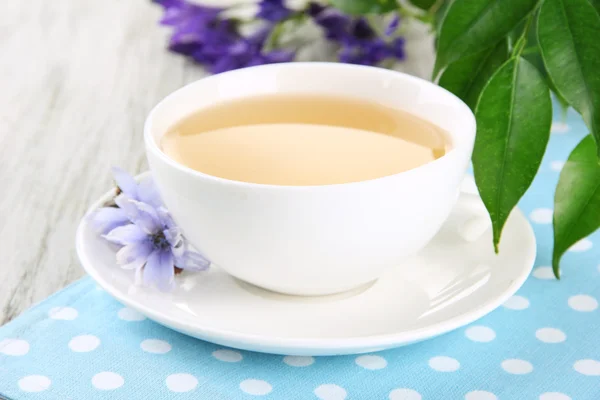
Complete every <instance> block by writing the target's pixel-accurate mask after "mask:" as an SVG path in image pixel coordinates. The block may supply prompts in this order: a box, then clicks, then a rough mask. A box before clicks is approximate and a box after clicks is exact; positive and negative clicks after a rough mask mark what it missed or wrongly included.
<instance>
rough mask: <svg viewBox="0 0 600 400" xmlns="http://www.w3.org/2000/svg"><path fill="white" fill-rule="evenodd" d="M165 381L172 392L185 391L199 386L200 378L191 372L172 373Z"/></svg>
mask: <svg viewBox="0 0 600 400" xmlns="http://www.w3.org/2000/svg"><path fill="white" fill-rule="evenodd" d="M165 383H166V384H167V387H168V388H169V390H170V391H171V392H177V393H185V392H189V391H191V390H194V389H195V388H196V386H198V379H196V377H195V376H194V375H190V374H172V375H169V376H167V379H166V380H165Z"/></svg>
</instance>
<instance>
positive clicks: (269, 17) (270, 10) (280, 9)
mask: <svg viewBox="0 0 600 400" xmlns="http://www.w3.org/2000/svg"><path fill="white" fill-rule="evenodd" d="M258 7H259V8H258V14H256V16H257V17H258V18H260V19H264V20H266V21H270V22H279V21H283V20H284V19H286V18H288V17H289V16H290V15H292V10H290V9H289V8H287V7H285V5H284V4H283V0H261V1H260V2H259V3H258Z"/></svg>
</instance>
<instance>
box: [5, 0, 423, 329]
mask: <svg viewBox="0 0 600 400" xmlns="http://www.w3.org/2000/svg"><path fill="white" fill-rule="evenodd" d="M160 15H161V9H160V7H158V6H157V5H154V4H152V3H151V2H150V1H149V0H127V1H123V0H102V1H98V0H53V1H47V0H29V1H20V0H7V1H5V2H3V5H2V12H0V82H1V86H0V152H1V153H0V154H1V156H0V188H1V196H0V260H1V261H0V325H2V324H3V323H5V322H7V321H9V320H11V319H12V318H14V317H15V316H17V315H19V313H21V312H22V311H23V310H25V309H27V308H28V307H29V306H31V305H32V304H33V303H36V302H39V301H41V300H43V299H44V298H46V297H48V296H49V295H51V294H52V293H54V292H56V291H57V290H59V289H61V288H62V287H64V286H66V285H67V284H69V283H71V282H73V281H74V280H76V279H78V278H80V277H81V276H83V275H84V272H83V270H82V268H81V266H80V264H79V261H78V259H77V256H76V254H75V248H74V239H75V230H76V227H77V224H78V222H79V220H80V218H81V217H82V216H83V214H84V212H85V210H86V209H87V207H88V206H89V205H90V204H91V203H92V202H93V201H94V200H95V199H97V197H98V196H99V195H101V194H102V193H104V192H105V191H107V190H108V189H109V188H110V187H111V177H110V171H109V169H110V167H111V166H113V165H118V166H121V167H122V168H124V169H126V170H128V171H129V172H131V173H138V172H140V171H143V170H145V169H146V168H147V166H146V160H145V156H144V150H143V146H142V127H143V122H144V118H145V116H146V114H147V113H148V111H149V110H150V109H151V108H152V107H153V106H154V105H155V104H156V103H157V102H158V101H159V100H160V99H161V98H163V97H164V96H166V95H167V94H169V93H170V92H172V91H174V90H175V89H177V88H179V87H181V86H183V85H185V84H186V83H188V82H191V81H194V80H197V79H199V78H200V77H202V76H203V71H202V69H201V68H199V67H198V66H196V65H193V64H192V63H190V62H188V61H186V60H184V59H183V58H181V57H179V56H176V55H173V54H170V53H168V52H167V51H165V42H166V38H167V34H168V32H167V31H166V30H165V29H164V28H161V27H159V26H157V21H158V19H159V18H160ZM411 43H413V44H410V43H409V49H407V50H408V53H409V57H411V55H413V56H412V60H413V62H412V66H407V69H408V70H409V71H410V70H411V69H412V72H414V71H415V69H416V70H419V69H420V68H421V66H420V65H418V64H415V61H416V60H417V59H419V60H420V62H421V61H423V58H422V57H417V56H414V55H415V54H416V53H419V52H421V51H425V52H430V44H428V45H429V47H427V46H423V45H422V44H421V43H419V42H418V41H412V42H411ZM411 46H412V50H411ZM423 62H425V65H429V64H431V61H430V60H424V61H423Z"/></svg>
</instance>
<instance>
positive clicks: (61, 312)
mask: <svg viewBox="0 0 600 400" xmlns="http://www.w3.org/2000/svg"><path fill="white" fill-rule="evenodd" d="M77 315H78V312H77V310H76V309H74V308H71V307H54V308H51V309H50V311H48V316H49V317H50V318H52V319H62V320H65V321H72V320H74V319H75V318H77Z"/></svg>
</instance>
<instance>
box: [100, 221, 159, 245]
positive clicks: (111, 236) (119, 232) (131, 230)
mask: <svg viewBox="0 0 600 400" xmlns="http://www.w3.org/2000/svg"><path fill="white" fill-rule="evenodd" d="M103 237H104V238H105V239H106V240H108V241H109V242H112V243H116V244H120V245H123V246H125V245H128V244H135V243H139V242H142V241H143V240H146V239H147V238H148V235H147V234H146V233H145V232H144V231H142V230H141V229H140V228H139V227H138V226H137V225H135V224H127V225H123V226H119V227H117V228H115V229H113V230H111V231H110V232H108V234H106V235H104V236H103Z"/></svg>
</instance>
